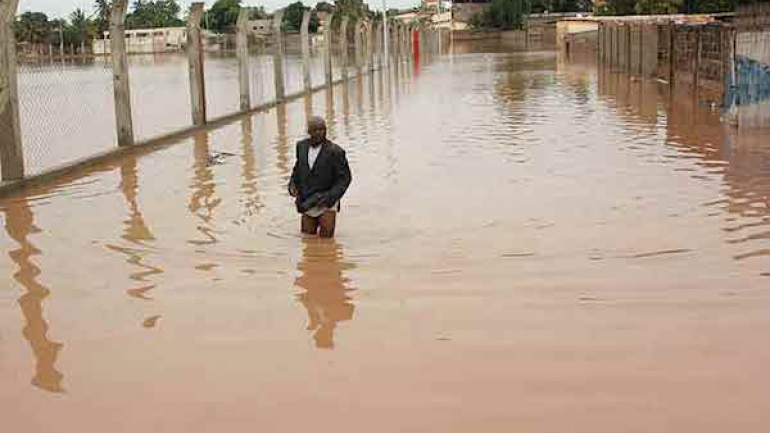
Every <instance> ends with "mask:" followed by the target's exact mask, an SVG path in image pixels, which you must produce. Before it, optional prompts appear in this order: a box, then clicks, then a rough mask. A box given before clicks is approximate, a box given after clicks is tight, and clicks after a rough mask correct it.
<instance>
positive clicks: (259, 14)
mask: <svg viewBox="0 0 770 433" xmlns="http://www.w3.org/2000/svg"><path fill="white" fill-rule="evenodd" d="M246 9H248V10H249V19H250V20H263V19H265V18H267V12H265V7H264V6H247V7H246Z"/></svg>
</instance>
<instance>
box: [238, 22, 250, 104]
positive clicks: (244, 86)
mask: <svg viewBox="0 0 770 433" xmlns="http://www.w3.org/2000/svg"><path fill="white" fill-rule="evenodd" d="M236 27H237V29H238V30H237V31H238V33H237V35H236V39H235V45H236V51H237V53H238V84H239V86H238V87H239V88H240V92H241V98H240V101H241V110H242V111H247V110H250V109H251V83H250V81H251V80H250V77H249V10H248V9H246V8H242V9H241V11H240V13H239V14H238V23H237V24H236Z"/></svg>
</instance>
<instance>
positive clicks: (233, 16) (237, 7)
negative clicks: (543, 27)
mask: <svg viewBox="0 0 770 433" xmlns="http://www.w3.org/2000/svg"><path fill="white" fill-rule="evenodd" d="M240 12H241V0H217V1H216V2H215V3H214V4H213V5H212V6H211V9H209V10H208V11H206V12H205V13H204V15H203V25H204V27H205V28H206V29H208V30H211V31H213V32H216V33H233V32H234V29H235V23H236V22H237V21H238V14H239V13H240Z"/></svg>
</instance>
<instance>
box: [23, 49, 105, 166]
mask: <svg viewBox="0 0 770 433" xmlns="http://www.w3.org/2000/svg"><path fill="white" fill-rule="evenodd" d="M18 78H19V79H18V83H19V117H20V124H21V136H22V137H21V138H22V148H23V151H24V158H25V163H26V170H25V171H26V173H27V174H28V175H35V174H39V173H41V172H42V171H44V170H46V169H50V168H53V167H56V166H60V165H64V164H68V163H72V162H74V161H76V160H79V159H82V158H86V157H88V156H91V155H94V154H97V153H100V152H105V151H108V150H110V149H113V148H114V147H115V146H116V143H115V115H114V102H113V90H112V70H111V67H110V64H109V63H107V62H105V61H104V60H103V59H94V58H90V59H85V60H83V59H65V60H58V61H54V62H50V61H37V62H31V63H28V62H22V63H21V64H20V65H19V68H18Z"/></svg>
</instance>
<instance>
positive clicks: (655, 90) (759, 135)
mask: <svg viewBox="0 0 770 433" xmlns="http://www.w3.org/2000/svg"><path fill="white" fill-rule="evenodd" d="M598 93H599V96H600V98H602V99H605V100H608V101H611V104H610V105H611V106H614V108H615V111H616V115H617V116H618V117H619V118H620V119H622V120H623V122H624V123H625V124H626V125H628V126H631V127H632V128H631V130H633V129H636V130H638V131H639V132H640V134H644V135H640V140H639V141H641V138H643V137H644V136H646V135H647V134H648V132H644V128H646V129H648V130H652V129H654V128H656V127H658V126H661V125H663V126H665V145H666V147H667V148H669V149H673V150H675V151H676V153H674V154H673V155H664V156H663V158H664V162H667V161H666V160H668V161H671V162H677V164H676V165H674V166H673V168H672V169H673V170H676V171H680V172H690V173H692V175H691V176H692V177H693V178H695V179H699V180H705V179H707V178H709V177H711V176H717V177H719V178H720V179H722V180H723V181H724V182H725V185H726V188H725V189H724V193H723V194H724V195H723V198H722V199H719V200H715V201H712V202H709V203H703V206H704V207H707V208H719V209H722V210H724V211H725V212H727V214H729V216H727V217H726V218H725V224H724V226H723V228H722V229H723V231H724V232H725V233H726V234H727V236H726V239H725V242H726V243H727V244H730V245H734V246H736V247H739V250H738V252H737V253H736V254H735V255H734V259H735V260H738V261H743V260H746V259H751V258H759V257H768V256H770V249H768V248H767V246H766V241H767V240H768V239H770V134H768V133H767V132H766V131H754V132H750V133H747V132H743V133H739V132H737V131H734V130H731V129H730V128H729V127H727V126H726V125H725V124H724V123H723V122H722V121H721V119H720V112H719V110H718V109H715V108H714V107H710V106H707V105H704V104H702V103H700V102H699V101H698V99H697V95H692V94H690V93H683V92H679V91H677V90H671V89H670V88H668V86H661V85H660V84H658V83H654V82H650V81H643V80H638V79H635V78H633V77H630V76H629V75H627V74H621V73H612V72H607V71H605V70H600V71H599V80H598ZM661 113H662V114H665V117H664V118H663V119H664V120H665V121H664V122H663V121H662V120H661V119H662V117H661ZM634 147H638V144H636V143H635V144H633V145H631V146H629V148H634ZM693 160H694V166H692V164H690V165H691V166H688V164H689V161H693Z"/></svg>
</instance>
